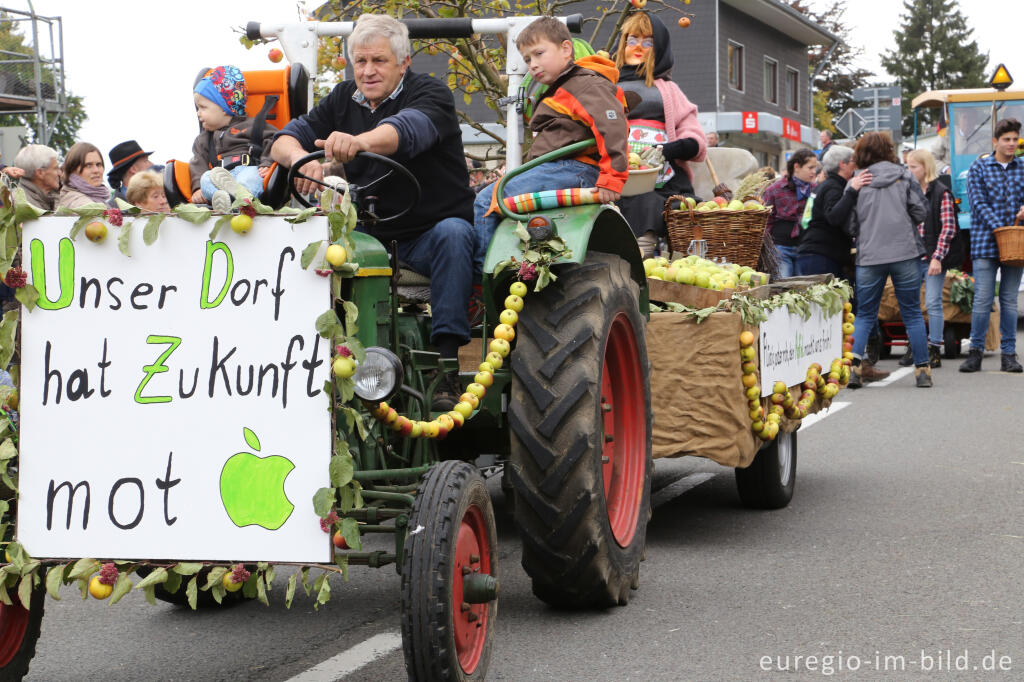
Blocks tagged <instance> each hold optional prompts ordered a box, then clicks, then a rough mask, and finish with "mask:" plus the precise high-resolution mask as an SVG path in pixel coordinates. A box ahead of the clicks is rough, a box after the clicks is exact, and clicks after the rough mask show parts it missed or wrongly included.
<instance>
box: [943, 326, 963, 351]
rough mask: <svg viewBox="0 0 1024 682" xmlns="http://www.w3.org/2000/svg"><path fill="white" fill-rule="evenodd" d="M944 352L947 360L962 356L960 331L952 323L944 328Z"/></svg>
mask: <svg viewBox="0 0 1024 682" xmlns="http://www.w3.org/2000/svg"><path fill="white" fill-rule="evenodd" d="M942 345H943V349H942V354H943V355H945V356H946V359H947V360H955V359H956V358H958V357H960V333H959V331H958V330H957V329H956V327H954V326H953V325H951V324H947V325H946V326H945V327H943V328H942Z"/></svg>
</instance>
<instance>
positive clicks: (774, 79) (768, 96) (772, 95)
mask: <svg viewBox="0 0 1024 682" xmlns="http://www.w3.org/2000/svg"><path fill="white" fill-rule="evenodd" d="M764 101H765V102H770V103H771V104H778V103H779V63H778V62H777V61H775V60H774V59H771V58H769V57H765V58H764Z"/></svg>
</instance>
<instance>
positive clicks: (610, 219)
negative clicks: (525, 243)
mask: <svg viewBox="0 0 1024 682" xmlns="http://www.w3.org/2000/svg"><path fill="white" fill-rule="evenodd" d="M530 215H531V216H544V217H546V218H548V219H549V220H551V221H552V222H553V223H554V225H555V230H556V231H557V232H558V236H559V237H561V238H562V241H564V242H565V245H566V247H567V248H568V250H569V252H570V255H569V256H568V257H565V258H561V259H559V260H558V262H559V263H582V262H583V261H584V260H585V259H586V257H587V252H588V251H600V252H602V253H610V254H614V255H617V256H620V257H622V258H623V259H624V260H626V262H628V263H629V272H630V276H631V277H632V278H633V279H634V280H636V282H637V284H639V285H640V304H641V306H640V310H641V311H643V312H644V313H646V310H647V276H646V274H645V273H644V264H643V259H642V258H641V257H640V249H639V248H638V247H637V245H636V237H635V236H633V231H632V230H631V229H629V225H628V224H627V223H626V219H625V218H623V217H622V214H621V213H619V211H618V210H617V209H615V208H612V207H610V206H608V205H604V204H601V205H599V204H593V205H587V206H574V207H572V208H555V209H550V210H547V211H537V212H535V213H531V214H530ZM515 229H516V221H514V220H509V219H506V220H503V221H501V223H500V224H499V225H498V229H497V230H496V231H495V232H494V237H493V238H492V239H491V245H490V247H489V248H488V249H487V256H486V257H485V258H484V272H485V273H488V276H490V273H493V272H494V268H495V266H497V265H498V263H500V262H501V261H504V260H508V259H509V258H512V257H515V258H516V259H517V260H519V259H522V251H521V250H520V248H519V237H518V236H516V232H515Z"/></svg>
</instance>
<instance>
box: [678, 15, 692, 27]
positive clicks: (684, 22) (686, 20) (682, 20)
mask: <svg viewBox="0 0 1024 682" xmlns="http://www.w3.org/2000/svg"><path fill="white" fill-rule="evenodd" d="M689 25H690V17H679V28H686V27H687V26H689Z"/></svg>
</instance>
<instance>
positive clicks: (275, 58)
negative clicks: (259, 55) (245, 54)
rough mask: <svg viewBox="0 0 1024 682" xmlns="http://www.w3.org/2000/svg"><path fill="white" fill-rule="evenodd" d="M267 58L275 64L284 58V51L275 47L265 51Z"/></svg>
mask: <svg viewBox="0 0 1024 682" xmlns="http://www.w3.org/2000/svg"><path fill="white" fill-rule="evenodd" d="M267 59H269V60H270V61H272V62H274V63H275V64H277V63H278V62H279V61H281V60H282V59H284V52H281V50H279V49H277V48H276V47H275V48H273V49H271V50H270V52H268V53H267Z"/></svg>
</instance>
